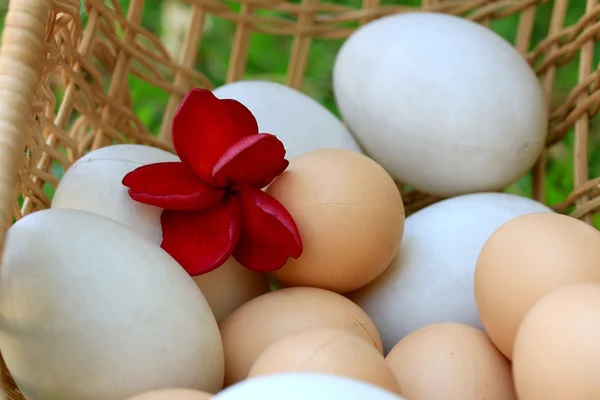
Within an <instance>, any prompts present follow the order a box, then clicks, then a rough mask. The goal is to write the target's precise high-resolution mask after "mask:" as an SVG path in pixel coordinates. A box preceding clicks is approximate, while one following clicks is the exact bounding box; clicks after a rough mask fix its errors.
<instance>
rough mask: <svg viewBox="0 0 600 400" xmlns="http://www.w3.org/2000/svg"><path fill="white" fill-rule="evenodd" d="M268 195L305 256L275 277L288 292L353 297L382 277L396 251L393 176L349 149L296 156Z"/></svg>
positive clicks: (400, 219) (398, 233) (400, 209)
mask: <svg viewBox="0 0 600 400" xmlns="http://www.w3.org/2000/svg"><path fill="white" fill-rule="evenodd" d="M267 192H268V193H269V194H270V195H271V196H273V197H275V198H276V199H277V200H279V202H281V203H282V204H283V205H284V206H285V207H286V208H287V210H288V211H289V212H290V214H291V215H292V216H293V217H294V220H295V221H296V224H297V226H298V230H299V232H300V235H301V236H302V243H303V246H304V251H303V253H302V255H301V256H300V257H299V258H298V259H292V258H290V259H288V262H287V263H286V264H285V266H284V267H283V268H281V269H279V270H277V271H274V272H273V275H274V276H275V277H277V278H278V279H279V280H280V281H281V282H282V283H284V284H285V285H287V286H312V287H319V288H323V289H328V290H332V291H334V292H338V293H345V292H349V291H351V290H354V289H358V288H359V287H361V286H364V285H366V284H367V283H369V282H371V281H372V280H373V279H375V278H377V277H378V276H379V275H380V274H381V273H382V272H383V271H384V270H385V269H386V268H387V267H388V266H389V265H390V263H391V261H392V259H393V258H394V256H395V255H396V254H397V252H398V248H399V246H400V240H401V238H402V234H403V232H404V206H403V204H402V197H401V196H400V192H399V191H398V188H397V187H396V185H395V183H394V181H393V180H392V178H391V177H390V175H389V174H388V173H387V172H386V171H385V170H384V169H383V167H381V166H380V165H379V164H377V163H376V162H375V161H373V160H371V159H370V158H368V157H366V156H364V155H362V154H360V153H355V152H352V151H349V150H342V149H321V150H315V151H311V152H308V153H305V154H302V155H300V156H298V157H295V158H293V159H292V160H291V161H290V165H289V167H288V169H287V170H286V172H284V173H283V174H282V175H280V176H279V177H278V178H277V179H276V180H275V181H274V182H273V183H272V184H271V185H270V186H269V187H268V188H267Z"/></svg>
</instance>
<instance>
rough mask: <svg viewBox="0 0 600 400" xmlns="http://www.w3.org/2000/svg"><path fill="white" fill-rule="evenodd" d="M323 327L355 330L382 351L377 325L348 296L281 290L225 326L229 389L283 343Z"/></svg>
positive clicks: (304, 289)
mask: <svg viewBox="0 0 600 400" xmlns="http://www.w3.org/2000/svg"><path fill="white" fill-rule="evenodd" d="M317 327H326V328H332V329H338V330H343V331H347V332H351V333H353V334H354V335H357V336H358V337H360V338H361V339H363V340H365V342H366V343H368V344H369V345H371V346H373V347H374V348H376V349H377V350H378V351H379V352H380V353H381V352H382V346H381V339H380V338H379V333H378V332H377V329H376V328H375V326H374V325H373V322H371V320H370V319H369V317H368V316H367V315H366V314H365V313H364V311H363V310H361V309H360V308H359V307H358V306H357V305H356V304H354V303H353V302H351V301H350V300H348V299H347V298H345V297H344V296H342V295H339V294H337V293H334V292H330V291H328V290H323V289H317V288H310V287H294V288H286V289H280V290H277V291H274V292H269V293H266V294H264V295H262V296H259V297H257V298H255V299H252V300H251V301H249V302H248V303H246V304H244V305H243V306H241V307H240V308H238V309H237V310H235V311H234V312H233V313H232V314H231V315H230V316H229V317H228V318H227V319H226V320H225V321H223V323H222V324H221V325H220V328H221V337H222V338H223V347H224V351H225V385H226V386H228V385H231V384H234V383H236V382H239V381H241V380H243V379H245V378H246V377H247V376H248V373H249V372H250V369H251V368H252V365H253V364H254V362H255V361H256V359H257V358H258V357H259V356H260V355H261V353H262V352H263V351H264V350H265V349H266V348H267V347H269V346H270V345H271V344H273V343H274V342H276V341H277V340H279V339H281V338H283V337H285V336H287V335H290V334H293V333H296V332H299V331H301V330H303V329H308V328H317Z"/></svg>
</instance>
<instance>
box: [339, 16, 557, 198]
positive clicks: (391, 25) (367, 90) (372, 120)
mask: <svg viewBox="0 0 600 400" xmlns="http://www.w3.org/2000/svg"><path fill="white" fill-rule="evenodd" d="M333 81H334V93H335V98H336V102H337V104H338V107H339V109H340V113H341V114H342V116H343V118H344V120H345V122H346V124H347V125H348V127H349V128H350V130H351V131H352V132H353V134H354V135H355V137H356V138H357V139H358V141H359V142H360V144H361V145H362V146H363V148H364V149H365V151H366V152H367V153H368V154H369V155H370V156H371V157H373V158H374V159H375V160H377V161H378V162H379V163H380V164H381V165H383V166H384V167H385V168H386V169H387V170H388V171H389V172H390V174H392V175H393V176H394V178H396V179H397V180H399V181H401V182H403V183H406V184H408V185H410V186H412V187H414V188H416V189H418V190H421V191H424V192H427V193H431V194H434V195H440V196H454V195H459V194H466V193H472V192H483V191H495V190H499V189H502V188H504V187H506V186H508V185H509V184H510V183H512V182H514V181H515V180H517V179H518V178H519V177H521V176H522V175H523V174H525V173H526V172H527V171H528V170H529V169H530V168H531V167H532V165H533V164H534V162H535V160H536V159H537V158H538V156H539V154H540V152H541V151H542V148H543V146H544V143H545V139H546V133H547V119H548V118H547V110H546V102H545V100H544V93H543V90H542V88H541V85H540V84H539V81H538V79H537V77H536V75H535V74H534V72H533V71H532V69H531V68H530V66H529V65H528V64H527V63H526V61H525V60H524V58H523V57H522V56H521V55H520V54H519V53H518V52H517V51H516V50H515V49H514V48H513V47H512V46H511V45H510V44H509V43H508V42H507V41H505V40H504V39H503V38H501V37H500V36H498V35H497V34H496V33H494V32H493V31H491V30H490V29H488V28H486V27H484V26H482V25H478V24H476V23H474V22H471V21H468V20H466V19H463V18H459V17H454V16H450V15H444V14H437V13H426V12H416V13H403V14H396V15H392V16H389V17H385V18H381V19H378V20H375V21H373V22H371V23H369V24H367V25H365V26H364V27H362V28H360V29H358V30H357V31H356V32H355V33H354V34H353V35H352V36H350V38H348V40H347V41H346V42H345V43H344V45H343V46H342V48H341V50H340V52H339V53H338V55H337V58H336V61H335V66H334V72H333Z"/></svg>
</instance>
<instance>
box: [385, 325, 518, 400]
mask: <svg viewBox="0 0 600 400" xmlns="http://www.w3.org/2000/svg"><path fill="white" fill-rule="evenodd" d="M386 361H387V363H388V365H389V366H390V368H391V369H392V371H394V373H395V375H396V377H397V378H398V383H399V385H400V387H401V388H402V394H403V395H404V396H406V397H407V398H409V399H410V400H449V399H456V400H458V399H460V400H483V399H485V400H516V398H517V397H516V394H515V388H514V385H513V380H512V375H511V369H510V361H508V360H507V359H506V358H505V357H504V356H503V355H502V353H500V351H498V349H497V348H496V347H494V344H493V343H492V341H491V340H490V338H489V337H487V335H486V334H485V333H483V332H482V331H480V330H479V329H476V328H473V327H470V326H467V325H462V324H454V323H441V324H432V325H428V326H425V327H423V328H420V329H417V330H416V331H414V332H412V333H411V334H409V335H408V336H406V337H405V338H404V339H402V340H401V341H400V342H399V343H398V344H397V345H396V346H394V348H393V349H392V351H391V352H390V354H388V356H387V357H386Z"/></svg>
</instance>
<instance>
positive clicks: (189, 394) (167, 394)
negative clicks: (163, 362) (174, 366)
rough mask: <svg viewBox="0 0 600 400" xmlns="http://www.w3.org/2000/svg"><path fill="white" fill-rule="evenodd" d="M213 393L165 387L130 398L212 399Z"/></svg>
mask: <svg viewBox="0 0 600 400" xmlns="http://www.w3.org/2000/svg"><path fill="white" fill-rule="evenodd" d="M212 397H213V396H212V394H209V393H206V392H199V391H197V390H189V389H163V390H155V391H152V392H147V393H143V394H140V395H137V396H134V397H131V398H129V399H128V400H211V399H212Z"/></svg>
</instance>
